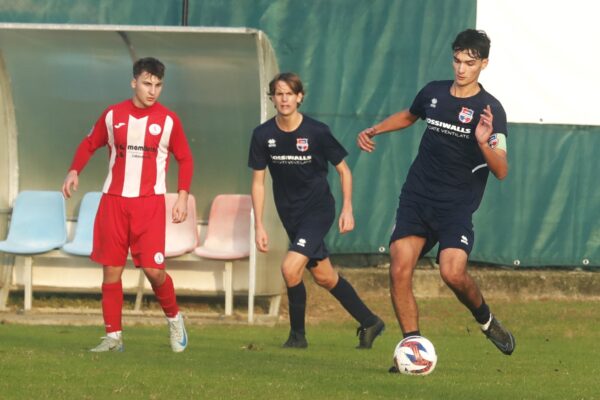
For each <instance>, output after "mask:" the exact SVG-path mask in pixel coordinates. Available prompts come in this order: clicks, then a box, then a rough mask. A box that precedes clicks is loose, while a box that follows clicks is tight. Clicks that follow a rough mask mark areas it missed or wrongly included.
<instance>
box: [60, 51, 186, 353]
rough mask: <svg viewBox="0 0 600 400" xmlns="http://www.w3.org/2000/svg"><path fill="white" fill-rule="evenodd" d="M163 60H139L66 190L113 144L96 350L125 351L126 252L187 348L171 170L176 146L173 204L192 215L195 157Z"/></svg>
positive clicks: (82, 150)
mask: <svg viewBox="0 0 600 400" xmlns="http://www.w3.org/2000/svg"><path fill="white" fill-rule="evenodd" d="M164 72H165V67H164V65H163V64H162V63H161V62H160V61H159V60H157V59H155V58H152V57H148V58H142V59H139V60H138V61H136V62H135V64H134V65H133V79H132V81H131V88H132V89H133V97H132V98H131V99H128V100H125V101H123V102H121V103H118V104H115V105H112V106H109V107H108V108H107V109H106V110H105V111H104V112H103V113H102V115H101V116H100V118H99V119H98V121H97V122H96V124H95V125H94V127H93V128H92V130H91V131H90V133H89V134H88V135H87V136H86V137H85V138H84V139H83V141H82V142H81V144H80V145H79V147H78V148H77V151H76V153H75V157H74V158H73V162H72V164H71V167H70V168H69V172H68V174H67V177H66V178H65V181H64V183H63V187H62V191H63V194H64V196H65V197H66V198H69V197H71V190H77V186H78V183H79V174H80V173H81V171H82V170H83V168H84V167H85V165H86V164H87V162H88V161H89V159H90V158H91V156H92V155H93V154H94V152H95V151H96V150H98V149H99V148H101V147H104V146H108V149H109V169H108V176H107V177H106V180H105V182H104V187H103V189H102V191H103V193H104V194H103V195H102V199H101V201H100V206H99V208H98V213H97V215H96V220H95V223H94V245H93V250H92V254H91V259H92V260H93V261H95V262H97V263H99V264H102V265H103V266H104V268H103V282H102V313H103V316H104V323H105V329H106V333H107V336H106V337H104V338H103V340H102V342H101V343H100V345H98V346H97V347H95V348H93V349H92V351H95V352H103V351H122V350H123V339H122V335H121V330H122V328H121V315H122V306H123V288H122V284H121V275H122V274H123V269H124V268H125V262H126V260H127V254H128V253H129V252H131V257H132V259H133V261H134V264H135V265H136V267H138V268H143V270H144V273H145V275H146V277H147V278H148V280H149V281H150V283H151V284H152V288H153V290H154V293H155V295H156V298H157V300H158V301H159V303H160V305H161V306H162V308H163V311H164V312H165V315H166V317H167V321H168V323H169V328H170V333H171V347H172V350H173V351H175V352H181V351H183V350H184V349H185V347H186V346H187V333H186V331H185V326H184V324H183V317H182V315H181V313H180V312H179V308H178V306H177V300H176V297H175V289H174V287H173V281H172V280H171V277H170V276H169V275H168V274H167V273H166V271H165V265H164V262H165V257H164V251H165V213H166V210H165V198H164V194H165V193H166V191H167V189H166V184H165V177H166V172H167V167H168V162H169V153H173V155H174V157H175V159H176V160H177V163H178V165H179V179H178V193H179V196H178V199H177V201H176V203H175V205H174V207H173V209H172V210H171V213H172V219H173V222H175V223H179V222H183V221H184V220H185V219H186V217H187V202H188V193H189V190H190V185H191V181H192V173H193V167H194V166H193V158H192V152H191V150H190V148H189V145H188V142H187V139H186V137H185V133H184V131H183V127H182V125H181V122H180V121H179V118H178V117H177V115H176V114H175V113H174V112H173V111H171V110H169V109H167V108H166V107H164V106H163V105H162V104H160V103H158V98H159V97H160V94H161V92H162V88H163V76H164Z"/></svg>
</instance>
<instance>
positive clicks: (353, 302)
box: [329, 276, 377, 327]
mask: <svg viewBox="0 0 600 400" xmlns="http://www.w3.org/2000/svg"><path fill="white" fill-rule="evenodd" d="M329 292H330V293H331V294H332V295H333V297H335V298H336V299H337V300H338V301H339V302H340V304H341V305H342V306H343V307H344V308H345V309H346V311H348V313H350V315H352V317H354V319H355V320H357V321H358V322H359V323H360V325H361V326H363V327H369V326H372V325H374V324H375V323H376V322H377V316H376V315H375V314H373V313H372V312H371V310H369V308H368V307H367V306H366V305H365V303H363V301H362V300H361V299H360V297H358V294H356V291H355V290H354V288H353V287H352V285H350V283H348V281H347V280H345V279H344V278H342V277H341V276H340V278H339V280H338V283H337V285H335V287H334V288H333V289H331V290H330V291H329Z"/></svg>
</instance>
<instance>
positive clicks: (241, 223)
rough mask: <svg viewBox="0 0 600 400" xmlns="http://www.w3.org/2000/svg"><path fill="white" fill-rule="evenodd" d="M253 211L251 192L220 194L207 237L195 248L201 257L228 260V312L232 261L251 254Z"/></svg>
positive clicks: (227, 311) (229, 309)
mask: <svg viewBox="0 0 600 400" xmlns="http://www.w3.org/2000/svg"><path fill="white" fill-rule="evenodd" d="M251 213H252V198H251V197H250V196H249V195H240V194H221V195H218V196H217V197H215V199H214V200H213V203H212V206H211V208H210V214H209V216H208V228H207V231H206V239H205V241H204V243H203V244H202V245H201V246H199V247H197V248H196V249H195V250H194V253H196V255H198V256H200V257H204V258H208V259H213V260H224V261H225V271H224V273H223V285H224V287H225V315H231V314H232V311H233V261H234V260H239V259H244V258H248V257H249V256H250V246H251V229H252V223H251V219H252V214H251Z"/></svg>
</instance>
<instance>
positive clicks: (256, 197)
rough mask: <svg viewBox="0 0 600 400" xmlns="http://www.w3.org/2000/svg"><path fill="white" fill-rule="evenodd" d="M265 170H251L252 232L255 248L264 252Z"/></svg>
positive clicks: (267, 248) (265, 237)
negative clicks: (253, 233)
mask: <svg viewBox="0 0 600 400" xmlns="http://www.w3.org/2000/svg"><path fill="white" fill-rule="evenodd" d="M265 171H266V170H264V169H263V170H253V172H252V207H253V208H254V232H255V241H256V248H257V249H258V251H260V252H263V253H266V252H267V251H268V250H269V236H268V235H267V231H266V230H265V227H264V225H263V210H264V206H265Z"/></svg>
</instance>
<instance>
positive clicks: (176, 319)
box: [167, 313, 181, 322]
mask: <svg viewBox="0 0 600 400" xmlns="http://www.w3.org/2000/svg"><path fill="white" fill-rule="evenodd" d="M180 315H181V313H177V315H176V316H174V317H173V318H171V317H167V319H168V320H169V322H175V321H178V320H179V316H180Z"/></svg>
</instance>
